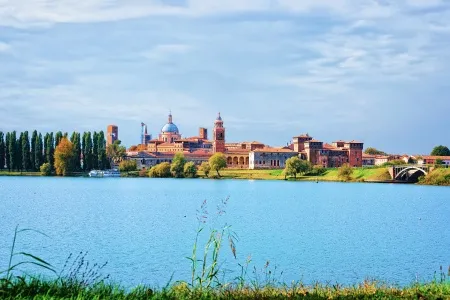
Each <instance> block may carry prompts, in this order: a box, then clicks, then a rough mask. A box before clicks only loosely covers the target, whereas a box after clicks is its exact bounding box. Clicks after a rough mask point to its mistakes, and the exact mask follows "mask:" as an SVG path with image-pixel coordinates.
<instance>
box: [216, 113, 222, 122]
mask: <svg viewBox="0 0 450 300" xmlns="http://www.w3.org/2000/svg"><path fill="white" fill-rule="evenodd" d="M217 122H223V120H222V117H221V116H220V113H219V115H218V116H217V119H216V123H217Z"/></svg>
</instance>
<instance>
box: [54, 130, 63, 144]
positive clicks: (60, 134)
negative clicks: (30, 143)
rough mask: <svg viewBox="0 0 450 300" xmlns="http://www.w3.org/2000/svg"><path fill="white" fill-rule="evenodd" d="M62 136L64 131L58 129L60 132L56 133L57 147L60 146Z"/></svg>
mask: <svg viewBox="0 0 450 300" xmlns="http://www.w3.org/2000/svg"><path fill="white" fill-rule="evenodd" d="M62 138H63V134H62V132H61V131H58V132H57V133H56V134H55V148H56V147H58V145H59V142H61V140H62Z"/></svg>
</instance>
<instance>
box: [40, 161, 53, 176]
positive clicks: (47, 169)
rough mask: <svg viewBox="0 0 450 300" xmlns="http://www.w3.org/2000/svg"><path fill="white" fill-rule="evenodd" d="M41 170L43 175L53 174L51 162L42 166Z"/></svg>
mask: <svg viewBox="0 0 450 300" xmlns="http://www.w3.org/2000/svg"><path fill="white" fill-rule="evenodd" d="M39 171H41V175H42V176H50V175H52V166H50V164H49V163H44V164H42V166H40V168H39Z"/></svg>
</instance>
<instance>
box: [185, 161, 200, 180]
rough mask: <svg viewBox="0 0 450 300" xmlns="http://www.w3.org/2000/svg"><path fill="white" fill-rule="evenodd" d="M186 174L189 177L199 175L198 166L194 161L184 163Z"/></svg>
mask: <svg viewBox="0 0 450 300" xmlns="http://www.w3.org/2000/svg"><path fill="white" fill-rule="evenodd" d="M184 176H185V177H188V178H195V177H197V166H196V165H195V164H194V163H193V162H192V161H190V162H188V163H186V164H185V165H184Z"/></svg>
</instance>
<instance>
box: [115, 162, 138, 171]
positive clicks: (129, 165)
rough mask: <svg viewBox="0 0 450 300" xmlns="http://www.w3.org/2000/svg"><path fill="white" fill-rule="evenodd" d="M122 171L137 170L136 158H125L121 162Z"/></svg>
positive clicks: (120, 168)
mask: <svg viewBox="0 0 450 300" xmlns="http://www.w3.org/2000/svg"><path fill="white" fill-rule="evenodd" d="M119 170H120V172H131V171H137V163H136V161H135V160H124V161H122V162H121V163H120V164H119Z"/></svg>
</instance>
